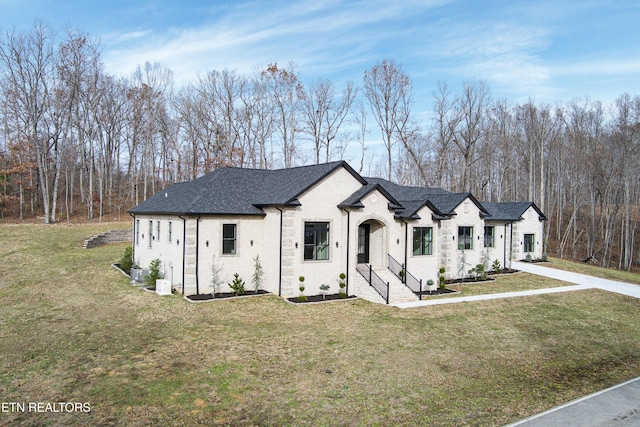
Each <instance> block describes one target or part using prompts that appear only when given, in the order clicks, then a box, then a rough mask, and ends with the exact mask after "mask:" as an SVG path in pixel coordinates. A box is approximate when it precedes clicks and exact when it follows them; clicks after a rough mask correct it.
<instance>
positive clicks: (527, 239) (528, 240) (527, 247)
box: [524, 234, 536, 252]
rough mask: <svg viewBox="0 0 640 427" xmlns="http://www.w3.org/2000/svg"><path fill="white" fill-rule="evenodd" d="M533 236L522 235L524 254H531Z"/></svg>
mask: <svg viewBox="0 0 640 427" xmlns="http://www.w3.org/2000/svg"><path fill="white" fill-rule="evenodd" d="M535 240H536V239H535V235H534V234H525V235H524V251H525V252H533V251H534V249H535V243H534V242H535Z"/></svg>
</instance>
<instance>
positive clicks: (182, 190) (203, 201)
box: [129, 161, 547, 221]
mask: <svg viewBox="0 0 640 427" xmlns="http://www.w3.org/2000/svg"><path fill="white" fill-rule="evenodd" d="M339 168H345V169H346V170H347V171H348V172H349V173H351V175H353V177H354V178H355V179H356V180H358V181H359V182H360V183H361V184H362V187H361V188H359V189H358V190H357V191H355V192H354V193H353V194H352V195H351V196H349V197H348V198H347V199H346V200H344V201H343V202H342V203H340V204H339V205H338V207H341V208H342V207H344V208H362V207H364V205H363V203H362V199H364V198H365V197H366V196H367V195H368V194H370V193H371V192H372V191H376V190H377V191H379V192H380V193H382V194H383V195H384V197H386V198H387V200H388V201H389V209H392V210H394V211H395V216H396V218H403V219H420V216H419V215H418V211H420V209H422V208H423V207H425V206H427V207H428V208H429V209H430V210H431V211H432V212H433V215H432V216H433V219H436V220H440V219H447V218H450V217H451V216H452V215H455V209H456V208H457V207H458V206H459V205H460V204H461V203H462V202H463V201H464V200H465V199H467V198H469V199H470V200H471V201H472V202H473V203H474V204H475V205H476V206H477V207H478V208H479V209H480V215H482V216H484V217H485V218H486V219H487V220H497V221H519V220H521V219H522V215H523V214H524V212H525V211H526V210H527V209H529V207H530V206H533V207H534V208H535V210H536V211H537V212H538V214H539V215H540V219H542V220H546V219H547V218H546V217H545V216H544V214H543V213H542V212H541V211H540V209H538V207H537V206H536V205H535V204H534V203H531V202H514V203H480V202H478V201H477V200H476V199H475V197H473V195H472V194H471V193H451V192H449V191H446V190H442V189H439V188H424V187H406V186H402V185H398V184H394V183H392V182H390V181H387V180H386V179H382V178H362V177H361V176H360V175H359V174H358V173H357V172H356V171H354V170H353V169H352V168H351V166H349V165H348V164H347V163H346V162H344V161H339V162H332V163H325V164H320V165H311V166H302V167H296V168H288V169H276V170H266V169H243V168H230V167H227V168H221V169H218V170H216V171H214V172H211V173H209V174H207V175H205V176H202V177H200V178H198V179H196V180H194V181H189V182H182V183H178V184H173V185H171V186H170V187H168V188H166V189H164V190H162V191H160V192H158V193H157V194H155V195H153V196H152V197H150V198H148V199H147V200H145V201H144V202H142V203H140V204H139V205H138V206H136V207H135V208H133V209H131V210H130V211H129V212H131V213H132V214H162V215H265V213H264V211H263V210H262V207H265V206H297V205H299V204H300V202H299V200H298V197H300V196H301V195H302V194H303V193H304V192H306V191H307V190H309V189H310V188H311V187H313V186H314V185H316V184H317V183H318V182H319V181H321V180H322V179H323V178H325V177H326V176H328V175H329V174H331V173H332V172H333V171H335V170H337V169H339Z"/></svg>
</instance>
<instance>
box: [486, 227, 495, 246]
mask: <svg viewBox="0 0 640 427" xmlns="http://www.w3.org/2000/svg"><path fill="white" fill-rule="evenodd" d="M495 235H496V228H495V227H493V226H491V227H488V226H487V227H485V228H484V247H485V248H493V247H495V246H496V241H495Z"/></svg>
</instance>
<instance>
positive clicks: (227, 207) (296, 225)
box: [130, 162, 546, 302]
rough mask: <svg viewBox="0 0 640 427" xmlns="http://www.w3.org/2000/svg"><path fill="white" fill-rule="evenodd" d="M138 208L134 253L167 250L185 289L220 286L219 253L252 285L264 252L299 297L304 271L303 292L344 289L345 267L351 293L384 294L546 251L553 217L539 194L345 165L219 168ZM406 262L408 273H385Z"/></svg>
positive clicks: (168, 263)
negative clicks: (368, 173)
mask: <svg viewBox="0 0 640 427" xmlns="http://www.w3.org/2000/svg"><path fill="white" fill-rule="evenodd" d="M130 213H131V215H132V216H133V222H134V233H133V247H134V261H135V262H136V263H137V264H138V265H139V266H142V267H146V266H148V265H149V263H150V262H151V260H153V259H156V258H159V259H160V260H161V262H162V270H163V272H164V275H165V278H166V279H169V280H170V281H171V283H172V285H173V287H174V288H175V289H176V290H178V291H179V292H182V293H183V294H185V295H190V294H203V293H211V292H212V286H211V278H212V272H211V271H212V262H213V259H214V257H215V260H216V261H215V262H216V265H217V266H218V267H219V268H220V267H221V268H222V271H221V274H222V276H223V278H224V279H225V282H226V283H228V282H231V280H232V278H233V274H234V273H239V274H240V276H241V277H243V278H244V279H245V282H247V285H248V286H250V285H249V283H250V279H251V276H252V274H253V270H254V261H253V260H254V259H255V257H256V256H257V255H259V258H260V260H261V262H262V266H263V269H264V276H263V286H262V288H263V289H264V290H266V291H269V292H272V293H274V294H277V295H280V296H283V297H291V296H296V295H298V294H299V291H298V277H299V276H305V279H306V280H305V286H306V290H305V294H307V295H313V294H318V293H319V286H320V285H322V284H327V285H329V286H330V290H329V293H337V292H338V291H339V287H338V276H339V275H340V273H345V274H346V276H347V293H348V294H349V295H357V296H360V297H363V298H366V299H369V300H373V301H376V302H396V301H400V300H411V299H418V297H417V296H416V295H415V291H419V290H420V281H422V286H425V285H426V282H427V280H429V279H431V280H434V281H436V282H437V274H438V269H439V268H440V267H445V269H446V275H447V277H448V278H455V277H460V276H464V275H466V274H467V270H468V269H469V268H471V267H473V266H475V265H476V264H479V263H482V262H485V263H486V262H487V261H488V262H489V264H491V263H492V262H493V261H494V260H495V259H498V260H499V261H500V263H501V264H502V265H504V266H508V265H509V263H510V260H512V259H523V258H524V257H525V256H526V254H527V253H530V254H531V256H532V257H533V258H534V259H537V258H540V257H541V256H542V254H543V244H542V238H543V226H542V225H543V222H542V221H544V220H546V218H545V216H544V214H543V213H542V212H540V210H539V209H538V208H537V207H536V206H535V204H533V203H531V202H518V203H480V202H479V201H478V200H476V199H475V198H474V197H473V195H472V194H470V193H450V192H447V191H445V190H440V189H429V188H419V187H404V186H400V185H397V184H393V183H391V182H389V181H386V180H384V179H380V178H363V177H361V176H360V175H359V174H358V173H357V172H355V171H354V170H353V169H352V168H351V167H350V166H349V165H348V164H347V163H346V162H333V163H326V164H321V165H313V166H303V167H297V168H289V169H279V170H256V169H241V168H222V169H218V170H216V171H214V172H212V173H210V174H208V175H205V176H203V177H201V178H198V179H196V180H194V181H191V182H186V183H178V184H174V185H172V186H170V187H168V188H167V189H165V190H162V191H160V192H159V193H157V194H155V195H154V196H152V197H150V198H149V199H147V200H146V201H144V202H143V203H141V204H140V205H138V206H136V207H135V208H133V209H132V210H131V211H130ZM396 263H397V264H396ZM397 265H401V266H402V267H400V269H402V271H403V273H402V274H400V276H401V277H403V278H402V279H399V278H397V277H396V276H394V275H393V274H391V273H390V272H389V271H388V268H393V267H394V266H397ZM369 268H370V269H371V270H372V271H373V272H375V273H377V275H378V276H380V277H381V278H382V282H384V283H385V284H386V282H389V285H388V286H387V288H386V290H384V289H382V290H381V289H380V286H376V287H375V288H374V287H372V286H371V285H370V284H369V277H368V274H364V275H363V274H361V273H360V272H358V270H360V271H366V270H367V269H369ZM395 271H396V273H397V272H398V268H396V270H395ZM405 271H406V277H404V276H405V275H404V272H405ZM409 279H411V280H409ZM403 281H404V282H406V284H405V283H402V282H403ZM374 285H379V284H376V283H374ZM410 287H412V289H413V291H412V290H411V289H410Z"/></svg>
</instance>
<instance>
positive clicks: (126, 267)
mask: <svg viewBox="0 0 640 427" xmlns="http://www.w3.org/2000/svg"><path fill="white" fill-rule="evenodd" d="M131 268H133V247H131V246H127V247H126V248H125V249H124V254H122V258H120V269H121V270H122V271H124V272H125V273H127V274H131Z"/></svg>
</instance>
